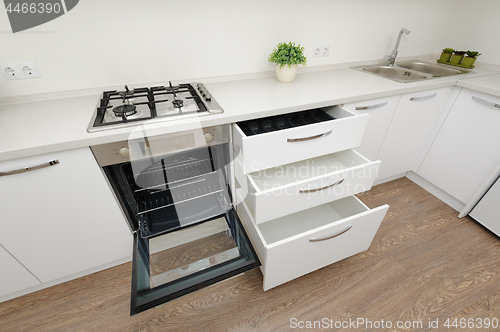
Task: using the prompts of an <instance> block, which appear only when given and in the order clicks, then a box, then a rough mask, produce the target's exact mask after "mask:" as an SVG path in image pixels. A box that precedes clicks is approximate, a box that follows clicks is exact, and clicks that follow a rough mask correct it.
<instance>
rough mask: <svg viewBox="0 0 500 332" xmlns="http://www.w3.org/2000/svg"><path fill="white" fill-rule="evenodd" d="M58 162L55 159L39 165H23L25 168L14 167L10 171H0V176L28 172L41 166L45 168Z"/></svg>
mask: <svg viewBox="0 0 500 332" xmlns="http://www.w3.org/2000/svg"><path fill="white" fill-rule="evenodd" d="M57 164H59V160H57V159H55V160H51V161H49V162H47V163H43V164H40V165H35V166H30V167H25V168H21V169H16V170H13V171H10V172H0V176H7V175H14V174H20V173H26V172H30V171H35V170H37V169H41V168H45V167H50V166H53V165H57Z"/></svg>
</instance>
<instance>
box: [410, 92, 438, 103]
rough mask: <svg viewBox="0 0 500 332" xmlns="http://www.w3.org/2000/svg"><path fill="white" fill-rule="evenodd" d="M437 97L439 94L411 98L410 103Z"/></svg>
mask: <svg viewBox="0 0 500 332" xmlns="http://www.w3.org/2000/svg"><path fill="white" fill-rule="evenodd" d="M436 96H437V93H435V94H433V95H428V96H422V97H411V98H410V101H416V100H424V99H432V98H434V97H436Z"/></svg>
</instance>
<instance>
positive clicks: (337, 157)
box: [249, 150, 370, 191]
mask: <svg viewBox="0 0 500 332" xmlns="http://www.w3.org/2000/svg"><path fill="white" fill-rule="evenodd" d="M369 162H370V161H369V160H368V159H366V158H364V157H363V156H362V155H360V154H359V153H356V152H354V151H353V150H345V151H341V152H336V153H332V154H329V155H325V156H320V157H316V158H312V159H308V160H303V161H298V162H295V163H291V164H287V165H283V166H278V167H274V168H269V169H266V170H263V171H258V172H253V173H250V174H249V176H250V177H251V178H252V180H253V182H254V184H255V185H256V189H257V190H258V191H264V190H268V189H276V188H277V187H281V186H286V185H289V184H292V183H297V182H300V181H304V180H309V179H312V178H315V177H320V176H324V175H326V174H330V173H333V172H338V171H341V170H343V169H346V168H350V167H355V166H360V165H363V164H366V163H369Z"/></svg>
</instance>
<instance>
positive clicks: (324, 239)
mask: <svg viewBox="0 0 500 332" xmlns="http://www.w3.org/2000/svg"><path fill="white" fill-rule="evenodd" d="M351 228H352V224H350V225H349V226H347V227H346V228H345V229H343V230H341V231H340V232H337V233H335V234H333V235H329V236H327V237H321V238H317V237H313V238H312V239H309V242H321V241H326V240H330V239H333V238H334V237H337V236H340V235H342V234H344V233H345V232H347V231H348V230H350V229H351Z"/></svg>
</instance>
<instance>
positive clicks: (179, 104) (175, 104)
mask: <svg viewBox="0 0 500 332" xmlns="http://www.w3.org/2000/svg"><path fill="white" fill-rule="evenodd" d="M172 104H174V107H175V108H181V107H182V105H183V104H184V102H183V101H182V100H179V99H175V100H172Z"/></svg>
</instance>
